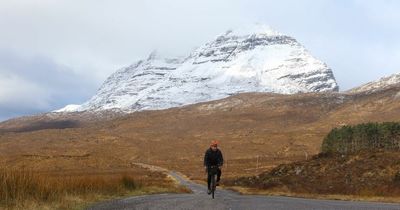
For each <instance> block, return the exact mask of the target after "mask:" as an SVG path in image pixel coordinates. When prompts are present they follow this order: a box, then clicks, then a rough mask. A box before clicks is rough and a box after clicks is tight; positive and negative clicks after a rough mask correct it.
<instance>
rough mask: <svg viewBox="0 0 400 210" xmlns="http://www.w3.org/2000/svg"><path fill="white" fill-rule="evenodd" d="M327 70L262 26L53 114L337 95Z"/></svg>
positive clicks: (115, 77) (140, 67)
mask: <svg viewBox="0 0 400 210" xmlns="http://www.w3.org/2000/svg"><path fill="white" fill-rule="evenodd" d="M338 89H339V87H338V85H337V83H336V81H335V78H334V75H333V73H332V70H331V69H330V68H329V67H328V66H327V65H326V64H325V63H323V62H322V61H320V60H318V59H316V58H314V57H313V56H312V55H311V54H310V53H309V52H308V51H307V50H306V49H305V48H304V47H303V46H302V45H301V44H300V43H298V42H297V41H296V40H295V39H294V38H292V37H290V36H287V35H284V34H281V33H279V32H277V31H274V30H272V29H271V28H269V27H267V26H263V25H254V26H251V27H249V28H247V29H239V30H229V31H227V32H226V33H224V34H222V35H220V36H218V37H216V39H215V40H213V41H211V42H209V43H206V44H205V45H203V46H201V47H200V48H198V49H197V50H195V51H193V52H192V53H191V54H190V55H189V56H187V57H185V58H182V59H177V58H175V59H168V58H162V57H160V56H158V55H156V54H155V53H152V54H151V55H150V56H149V57H148V58H147V59H145V60H141V61H138V62H137V63H135V64H133V65H131V66H128V67H126V68H122V69H120V70H118V71H117V72H115V73H114V74H112V75H111V76H110V77H109V78H108V79H107V80H106V81H105V82H104V84H103V85H102V86H101V87H100V89H99V90H98V92H97V94H96V95H95V96H93V97H92V98H91V99H90V100H89V101H87V102H86V103H84V104H82V105H80V106H72V107H71V106H69V107H66V108H63V109H61V110H57V111H59V112H60V111H61V112H63V111H84V110H94V111H96V110H106V109H121V110H124V111H128V112H132V111H139V110H156V109H166V108H170V107H178V106H182V105H187V104H193V103H198V102H204V101H210V100H216V99H221V98H225V97H227V96H230V95H232V94H236V93H241V92H274V93H283V94H293V93H300V92H324V91H338Z"/></svg>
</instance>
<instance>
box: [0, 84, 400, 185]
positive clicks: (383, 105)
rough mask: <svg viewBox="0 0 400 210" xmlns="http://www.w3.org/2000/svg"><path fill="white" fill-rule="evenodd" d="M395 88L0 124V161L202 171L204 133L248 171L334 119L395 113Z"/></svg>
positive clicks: (249, 96)
mask: <svg viewBox="0 0 400 210" xmlns="http://www.w3.org/2000/svg"><path fill="white" fill-rule="evenodd" d="M399 92H400V87H399V86H394V87H391V88H389V89H385V90H382V91H376V92H373V93H367V94H364V93H357V94H342V93H307V94H296V95H280V94H268V93H246V94H239V95H235V96H232V97H229V98H227V99H222V100H217V101H212V102H206V103H200V104H196V105H190V106H185V107H181V108H172V109H167V110H159V111H143V112H136V113H132V114H129V115H125V116H120V117H116V118H110V119H109V120H93V121H91V122H90V123H86V124H84V125H82V126H79V127H76V128H65V129H42V130H35V131H29V132H9V131H8V132H7V131H4V130H3V132H2V133H1V134H0V164H1V165H8V166H14V167H29V168H34V169H36V170H60V169H62V170H82V169H107V170H108V169H109V170H115V169H118V168H125V167H128V166H129V165H131V164H132V162H144V163H149V164H152V165H159V166H163V167H166V168H169V169H175V170H178V171H181V172H183V173H184V174H186V175H188V176H190V177H192V178H195V179H202V178H203V171H202V158H203V153H204V151H205V150H206V149H207V147H208V144H209V142H210V140H213V139H218V140H219V141H220V142H221V149H222V151H223V152H224V156H225V160H226V164H225V168H224V171H225V172H224V176H225V177H237V176H244V175H246V176H248V175H255V174H257V173H259V172H261V171H264V170H266V169H269V168H272V167H274V166H277V165H279V164H282V163H289V162H293V161H299V160H304V159H306V158H310V157H311V156H312V155H314V154H317V153H319V152H320V145H321V143H322V140H323V138H324V137H325V136H326V135H327V133H328V132H329V131H330V130H331V129H332V128H334V127H338V126H340V125H345V124H358V123H362V122H370V121H373V122H383V121H398V120H399V119H400V103H399V99H398V97H396V95H397V94H398V93H399ZM38 122H40V120H39V121H38ZM21 124H24V122H23V121H21ZM14 125H18V121H14ZM1 126H2V124H1V125H0V128H1ZM20 127H21V126H20ZM22 128H23V126H22ZM257 160H258V161H257Z"/></svg>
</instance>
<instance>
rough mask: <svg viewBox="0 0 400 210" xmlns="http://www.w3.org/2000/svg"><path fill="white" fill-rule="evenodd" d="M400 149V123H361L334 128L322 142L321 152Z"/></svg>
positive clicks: (343, 152) (345, 152)
mask: <svg viewBox="0 0 400 210" xmlns="http://www.w3.org/2000/svg"><path fill="white" fill-rule="evenodd" d="M377 149H387V150H400V123H397V122H384V123H363V124H359V125H355V126H343V127H341V128H334V129H333V130H332V131H331V132H330V133H329V134H328V135H327V136H326V137H325V138H324V141H323V143H322V152H323V153H342V154H347V153H353V152H357V151H361V150H377Z"/></svg>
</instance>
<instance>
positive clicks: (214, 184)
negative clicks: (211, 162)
mask: <svg viewBox="0 0 400 210" xmlns="http://www.w3.org/2000/svg"><path fill="white" fill-rule="evenodd" d="M208 170H209V171H208V173H209V174H210V175H211V183H210V187H211V196H212V198H213V199H214V194H215V190H216V189H217V180H216V179H217V171H218V166H210V168H209V169H208Z"/></svg>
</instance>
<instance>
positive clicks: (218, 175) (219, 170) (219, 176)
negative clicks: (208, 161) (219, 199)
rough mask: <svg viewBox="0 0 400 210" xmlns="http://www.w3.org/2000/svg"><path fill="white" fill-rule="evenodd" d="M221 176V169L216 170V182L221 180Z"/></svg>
mask: <svg viewBox="0 0 400 210" xmlns="http://www.w3.org/2000/svg"><path fill="white" fill-rule="evenodd" d="M221 174H222V172H221V169H219V168H218V170H217V182H219V180H220V179H221Z"/></svg>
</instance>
